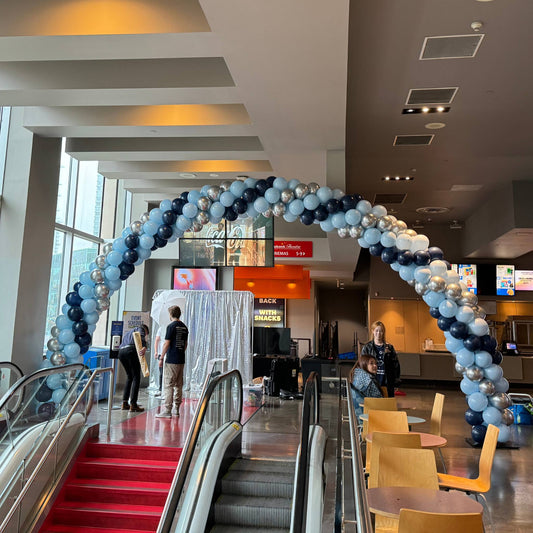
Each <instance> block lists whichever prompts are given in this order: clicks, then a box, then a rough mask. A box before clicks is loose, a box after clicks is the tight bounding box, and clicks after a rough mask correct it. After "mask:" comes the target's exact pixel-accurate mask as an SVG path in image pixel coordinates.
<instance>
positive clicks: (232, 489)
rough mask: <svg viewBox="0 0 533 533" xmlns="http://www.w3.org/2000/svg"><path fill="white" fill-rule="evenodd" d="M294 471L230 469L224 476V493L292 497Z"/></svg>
mask: <svg viewBox="0 0 533 533" xmlns="http://www.w3.org/2000/svg"><path fill="white" fill-rule="evenodd" d="M293 487H294V473H281V472H277V473H272V472H264V471H259V472H251V471H248V470H241V471H239V470H229V471H228V473H227V474H226V475H225V476H224V477H223V478H222V492H223V493H224V494H238V495H242V496H264V497H267V498H292V494H293Z"/></svg>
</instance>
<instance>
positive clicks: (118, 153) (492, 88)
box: [0, 0, 533, 282]
mask: <svg viewBox="0 0 533 533" xmlns="http://www.w3.org/2000/svg"><path fill="white" fill-rule="evenodd" d="M531 20H533V3H532V2H531V1H530V0H512V1H511V2H509V1H504V0H494V1H483V2H482V1H476V0H447V1H446V2H444V1H442V0H410V1H409V2H398V1H397V0H372V1H371V2H369V1H368V0H352V1H351V2H350V1H349V0H335V1H334V2H323V1H322V0H293V1H291V2H286V1H282V0H270V1H269V2H262V1H259V0H225V1H224V2H221V1H220V0H150V1H147V0H145V1H140V0H91V1H88V0H78V1H72V0H47V1H46V2H43V1H42V0H18V1H17V2H10V3H7V4H6V5H3V6H2V18H1V19H0V105H6V106H8V105H11V106H24V107H26V110H25V120H24V123H25V125H26V127H27V128H28V129H30V130H31V131H33V132H35V133H38V134H40V135H44V136H52V137H59V136H61V137H67V150H68V151H69V153H70V154H71V155H73V156H74V157H76V158H78V159H80V160H97V161H99V162H100V163H99V170H100V172H101V173H102V174H104V175H105V176H106V177H108V178H114V179H121V180H123V183H124V185H125V186H126V187H127V188H128V189H129V190H131V191H132V192H134V193H136V194H139V195H142V196H143V198H144V199H145V200H146V201H147V202H148V201H157V200H160V199H163V198H171V197H173V195H175V194H177V193H178V192H180V191H182V190H185V189H190V188H193V187H198V188H200V187H201V186H202V185H204V184H206V183H220V182H221V181H223V180H226V179H235V178H236V177H238V176H252V177H266V176H269V175H276V176H285V177H288V178H298V179H301V180H302V181H303V182H305V183H309V182H312V181H314V182H317V183H319V184H320V185H326V184H327V185H329V186H330V187H332V188H335V187H338V188H341V189H343V190H345V191H346V192H347V193H359V194H362V195H363V196H364V197H365V198H367V199H369V200H370V201H372V202H374V199H375V195H376V194H386V195H390V194H392V195H405V198H404V200H403V202H402V203H399V204H398V203H390V204H388V203H387V204H385V205H387V207H388V208H391V209H394V214H395V215H396V216H397V217H398V218H401V219H403V220H405V221H407V222H408V223H409V224H414V223H415V221H417V220H418V221H419V223H418V224H417V225H423V226H424V227H425V229H424V230H423V229H419V230H418V231H421V232H426V233H428V234H429V233H430V231H431V227H432V225H439V226H440V227H442V226H443V225H444V226H447V225H449V224H450V223H451V221H453V220H457V221H459V223H460V224H459V225H461V226H464V227H465V230H464V231H465V232H467V231H471V232H480V231H481V233H483V232H482V229H481V230H480V229H479V228H480V224H481V222H480V221H481V220H482V218H483V216H486V215H484V214H483V213H481V212H480V209H482V208H483V206H486V205H488V203H490V202H494V201H497V200H498V195H499V191H500V190H501V189H505V188H508V187H511V184H512V182H516V181H518V182H520V181H531V180H532V179H533V152H532V149H531V146H532V144H533V143H532V141H533V134H532V133H531V122H532V119H533V111H532V108H531V105H530V95H531V94H532V92H533V91H532V90H533V69H532V68H531V61H530V54H531V52H530V50H531V45H532V41H533V39H532V37H531V32H530V21H531ZM475 21H478V22H481V23H482V26H481V28H480V29H479V32H475V31H474V30H473V29H472V28H471V24H472V23H473V22H475ZM478 33H479V34H482V35H483V38H482V40H481V43H480V45H479V48H478V49H477V52H476V54H475V56H474V57H470V58H461V59H433V60H420V59H419V56H420V54H421V51H422V47H423V44H424V39H425V38H426V37H431V36H457V35H467V36H471V35H474V36H475V35H478ZM437 42H439V43H440V42H441V41H437ZM442 42H444V41H442ZM447 87H457V91H456V93H455V96H454V97H453V100H452V102H451V103H450V104H446V106H447V107H449V112H447V113H442V114H440V113H435V114H425V113H413V114H402V110H403V109H404V108H406V107H408V106H406V105H405V103H406V99H407V97H408V94H409V90H410V89H421V88H447ZM438 103H441V102H436V104H438ZM421 107H423V105H422V104H420V105H418V106H415V108H417V109H419V108H421ZM430 122H432V123H434V122H438V123H443V124H445V126H444V127H442V128H441V129H432V130H429V129H427V128H426V125H427V124H428V123H430ZM397 135H434V137H433V138H432V141H431V144H430V145H429V146H393V142H394V139H395V137H396V136H397ZM387 175H390V176H392V177H394V176H396V175H399V176H407V175H408V176H410V177H411V178H412V179H411V180H410V181H396V180H391V181H388V182H386V181H383V180H382V178H383V177H384V176H387ZM389 199H390V198H389ZM513 202H514V200H513V199H511V204H510V205H511V206H513V205H514V203H513ZM421 207H433V208H435V207H442V208H446V209H445V212H444V213H442V214H439V213H432V214H430V215H427V214H426V215H424V214H419V213H417V211H416V209H418V208H421ZM492 218H494V215H493V216H492ZM522 218H524V217H522ZM525 218H526V219H527V216H526V217H525ZM428 219H431V220H428ZM481 227H482V226H481ZM532 227H533V221H532V223H531V224H529V221H528V220H525V221H524V220H522V219H521V221H520V223H519V222H518V220H515V221H514V224H511V226H506V227H502V229H501V231H500V232H496V233H495V234H494V235H491V237H490V240H489V239H488V238H487V242H482V243H481V244H480V245H479V247H478V250H473V251H472V252H471V253H473V254H474V255H475V254H476V252H477V253H478V256H479V254H482V255H483V256H485V257H490V255H491V254H493V255H494V256H497V255H498V254H500V255H501V254H502V253H505V254H507V256H508V257H517V256H520V255H523V254H524V253H527V252H529V251H531V250H533V245H532V244H531V243H533V239H532V238H531V236H532V234H531V233H530V230H531V228H532ZM470 228H471V229H470ZM519 230H520V231H519ZM515 234H518V237H516V242H517V244H516V246H514V245H513V242H514V241H513V240H512V239H511V236H512V235H515ZM276 237H279V238H287V237H291V238H313V239H316V245H315V246H319V247H321V246H324V247H327V249H328V251H329V254H321V255H320V257H322V258H323V257H327V258H328V259H327V260H320V261H310V262H309V263H308V266H309V267H310V268H311V269H312V277H313V278H314V279H317V280H325V279H333V280H334V282H336V279H339V278H340V279H346V280H349V279H351V275H352V272H353V271H354V265H355V264H356V262H357V258H358V255H359V249H358V246H357V245H356V244H354V241H351V240H349V241H344V240H342V239H340V238H339V237H338V236H336V235H332V234H328V235H327V236H326V235H324V234H323V233H321V232H320V231H319V229H318V228H317V227H316V226H315V227H311V228H309V227H304V226H302V225H300V224H296V223H293V224H291V225H289V224H287V223H284V222H283V221H281V222H279V223H278V221H276ZM518 241H519V242H518ZM501 242H506V243H507V245H506V246H504V247H502V246H498V245H497V244H498V243H500V244H501ZM348 243H349V245H348ZM494 243H495V244H494ZM509 243H511V244H510V245H509ZM502 249H504V250H505V251H504V252H502ZM474 255H473V256H474Z"/></svg>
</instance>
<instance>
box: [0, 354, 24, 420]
mask: <svg viewBox="0 0 533 533" xmlns="http://www.w3.org/2000/svg"><path fill="white" fill-rule="evenodd" d="M2 367H4V368H11V370H13V369H14V370H15V371H16V373H18V375H19V377H18V378H17V380H16V381H15V383H16V382H17V381H18V380H19V379H21V378H23V377H24V372H22V369H21V368H20V366H18V365H17V364H15V363H13V362H11V361H2V362H0V368H2ZM23 399H24V395H23V394H21V395H20V396H19V397H18V402H17V404H16V405H15V407H14V409H15V410H17V409H18V408H19V406H20V404H21V403H22V401H23Z"/></svg>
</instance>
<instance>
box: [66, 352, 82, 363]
mask: <svg viewBox="0 0 533 533" xmlns="http://www.w3.org/2000/svg"><path fill="white" fill-rule="evenodd" d="M67 363H68V364H69V365H70V364H73V363H80V364H81V363H83V355H79V354H78V355H75V356H73V357H67Z"/></svg>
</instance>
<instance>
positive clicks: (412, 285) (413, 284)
mask: <svg viewBox="0 0 533 533" xmlns="http://www.w3.org/2000/svg"><path fill="white" fill-rule="evenodd" d="M416 284H417V281H416V279H414V278H413V279H408V280H407V285H411V287H414V286H415V285H416Z"/></svg>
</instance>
